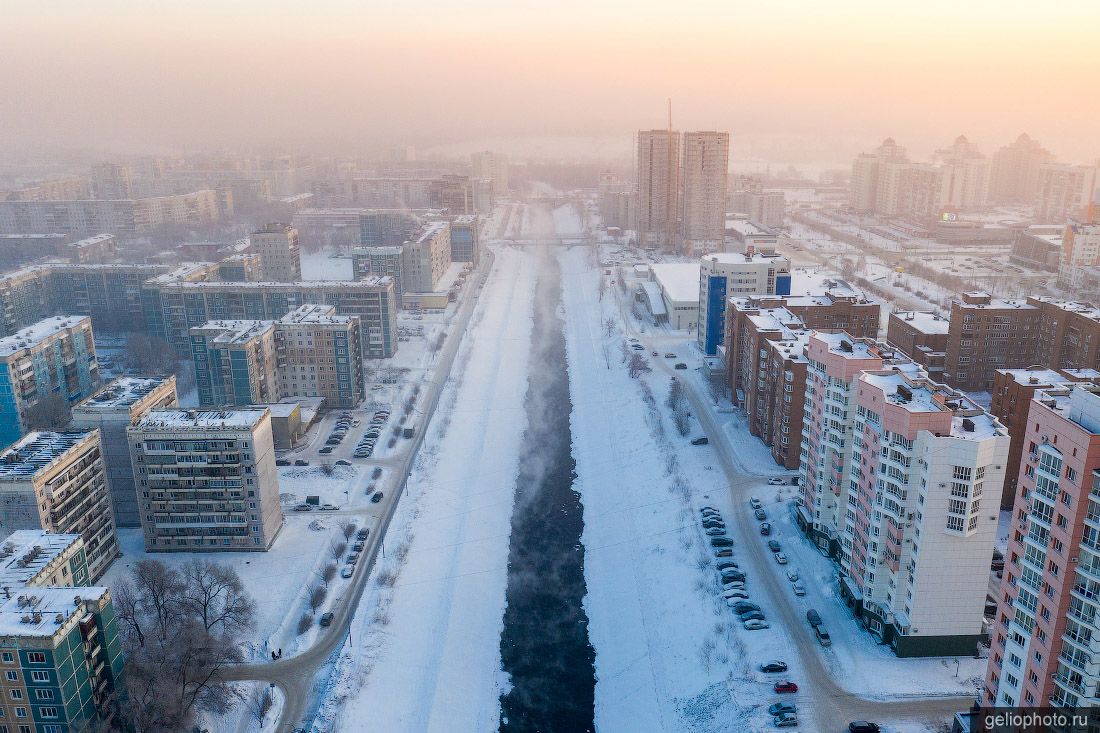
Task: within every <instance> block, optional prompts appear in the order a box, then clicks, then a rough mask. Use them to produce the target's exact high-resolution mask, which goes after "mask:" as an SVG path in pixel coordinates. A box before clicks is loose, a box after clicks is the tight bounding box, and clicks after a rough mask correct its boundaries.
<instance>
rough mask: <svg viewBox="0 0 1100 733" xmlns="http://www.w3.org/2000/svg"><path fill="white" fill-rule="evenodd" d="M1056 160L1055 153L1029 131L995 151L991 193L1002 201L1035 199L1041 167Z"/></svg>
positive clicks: (1011, 201) (990, 183) (1026, 201)
mask: <svg viewBox="0 0 1100 733" xmlns="http://www.w3.org/2000/svg"><path fill="white" fill-rule="evenodd" d="M1053 162H1054V154H1053V153H1051V152H1050V151H1049V150H1047V149H1046V148H1044V147H1043V146H1042V145H1040V144H1039V142H1038V141H1037V140H1032V139H1031V137H1030V136H1029V135H1028V134H1027V133H1026V132H1025V133H1021V134H1020V136H1019V137H1017V138H1016V141H1015V142H1013V143H1012V144H1011V145H1006V146H1004V147H1003V148H1001V149H1000V150H998V151H997V152H996V153H994V154H993V156H992V160H991V164H990V180H989V193H990V197H991V198H992V199H993V200H994V201H996V202H999V203H1010V204H1025V203H1031V202H1032V201H1034V200H1035V192H1036V187H1037V185H1038V179H1039V166H1041V165H1043V164H1046V163H1053Z"/></svg>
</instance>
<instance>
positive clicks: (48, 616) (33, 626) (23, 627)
mask: <svg viewBox="0 0 1100 733" xmlns="http://www.w3.org/2000/svg"><path fill="white" fill-rule="evenodd" d="M109 592H110V591H108V589H107V588H104V587H102V586H89V587H83V588H27V589H26V592H24V593H12V596H11V598H8V599H7V600H5V601H4V603H3V604H2V605H0V636H15V637H20V636H22V637H27V636H35V637H41V638H46V639H48V638H50V637H52V636H53V635H54V634H56V633H57V632H58V631H59V630H60V629H61V628H62V627H63V626H64V625H65V624H67V623H68V622H69V621H70V620H71V619H72V618H73V616H80V617H83V616H84V615H85V613H86V611H85V610H84V604H83V601H98V600H100V599H101V598H103V596H105V595H106V594H107V593H109ZM78 599H79V600H78Z"/></svg>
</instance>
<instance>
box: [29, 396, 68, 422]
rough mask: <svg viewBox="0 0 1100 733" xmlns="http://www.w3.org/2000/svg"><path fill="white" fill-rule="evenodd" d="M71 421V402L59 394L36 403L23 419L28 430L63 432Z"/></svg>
mask: <svg viewBox="0 0 1100 733" xmlns="http://www.w3.org/2000/svg"><path fill="white" fill-rule="evenodd" d="M71 420H72V412H70V410H69V401H68V400H66V399H65V398H64V397H62V396H61V395H58V394H51V395H47V396H45V397H43V398H42V399H40V400H39V401H38V402H35V403H34V404H33V405H31V406H30V407H29V408H28V409H27V411H26V413H25V415H24V418H23V422H24V424H25V425H26V426H27V430H63V429H64V428H65V427H67V426H68V424H69V422H70V421H71Z"/></svg>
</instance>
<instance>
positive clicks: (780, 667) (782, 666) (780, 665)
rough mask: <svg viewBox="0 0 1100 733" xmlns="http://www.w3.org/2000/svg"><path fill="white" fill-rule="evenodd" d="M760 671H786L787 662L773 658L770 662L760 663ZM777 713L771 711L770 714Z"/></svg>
mask: <svg viewBox="0 0 1100 733" xmlns="http://www.w3.org/2000/svg"><path fill="white" fill-rule="evenodd" d="M760 671H761V672H786V671H787V663H786V662H781V661H779V660H778V659H773V660H772V661H770V662H764V663H763V664H761V665H760ZM778 714H779V713H772V715H778Z"/></svg>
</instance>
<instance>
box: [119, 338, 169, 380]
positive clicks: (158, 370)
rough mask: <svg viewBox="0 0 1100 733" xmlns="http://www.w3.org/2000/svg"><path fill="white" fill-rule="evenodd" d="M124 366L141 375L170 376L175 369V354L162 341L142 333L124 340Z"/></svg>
mask: <svg viewBox="0 0 1100 733" xmlns="http://www.w3.org/2000/svg"><path fill="white" fill-rule="evenodd" d="M125 358H126V364H127V366H129V367H130V368H131V369H133V370H134V371H138V372H141V373H143V374H171V373H173V372H174V371H175V369H176V352H175V351H173V349H172V346H171V344H169V343H168V342H167V341H165V340H164V339H159V338H156V337H154V336H149V335H148V334H144V333H135V334H131V335H130V336H129V338H127V339H126V357H125Z"/></svg>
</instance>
